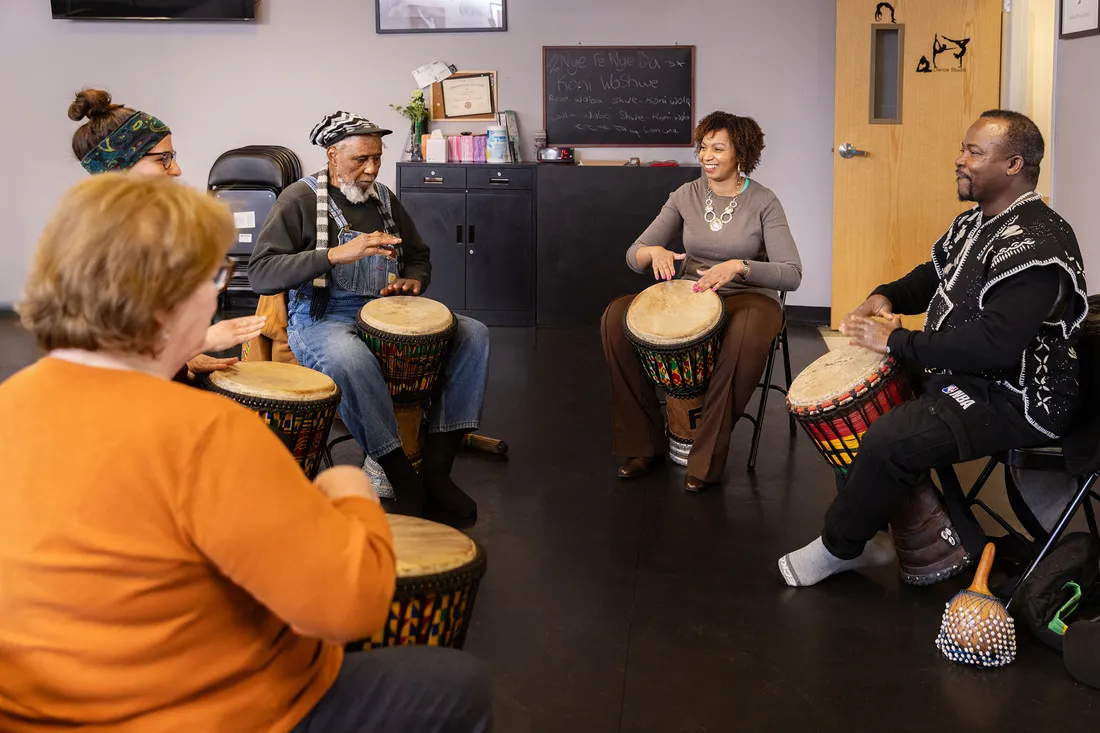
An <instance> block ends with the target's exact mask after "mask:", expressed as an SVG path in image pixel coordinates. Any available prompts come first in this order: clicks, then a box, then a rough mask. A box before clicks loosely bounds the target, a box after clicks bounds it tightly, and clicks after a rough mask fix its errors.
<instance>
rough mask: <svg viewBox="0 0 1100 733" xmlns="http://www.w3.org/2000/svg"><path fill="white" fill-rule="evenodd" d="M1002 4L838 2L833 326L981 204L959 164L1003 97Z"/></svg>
mask: <svg viewBox="0 0 1100 733" xmlns="http://www.w3.org/2000/svg"><path fill="white" fill-rule="evenodd" d="M1001 3H1002V0H894V2H892V3H884V2H877V1H876V0H837V22H836V112H835V115H836V116H835V125H834V143H835V146H834V158H833V288H832V292H833V295H832V317H831V324H832V327H833V328H836V327H837V326H838V325H839V324H840V321H841V320H843V319H844V316H845V315H847V314H848V313H849V312H850V311H851V310H852V309H853V308H855V307H856V306H857V305H859V304H860V303H861V302H863V300H864V298H866V297H867V295H868V294H870V292H871V291H872V290H874V289H875V288H876V287H877V286H879V285H880V284H882V283H885V282H890V281H892V280H895V279H897V278H898V277H901V276H902V275H904V274H905V273H907V272H909V270H911V269H912V268H913V267H915V266H916V265H918V264H920V263H922V262H926V261H927V260H928V258H929V256H930V253H931V250H932V244H933V243H934V242H935V241H936V239H937V238H938V237H939V236H940V235H941V234H943V232H944V231H945V230H946V229H947V227H948V225H949V224H950V223H951V220H952V219H953V218H954V217H955V216H956V215H957V214H958V213H959V212H961V211H963V210H964V209H966V208H969V207H971V206H973V204H970V203H961V202H959V200H958V192H957V191H958V190H957V188H956V184H955V166H954V161H955V158H956V157H958V154H959V148H960V146H961V144H962V139H963V136H964V135H965V133H966V129H967V128H968V127H969V126H970V124H971V123H972V122H973V121H974V120H975V119H977V118H978V116H979V115H980V114H981V113H982V112H984V111H985V110H987V109H995V108H996V107H998V106H999V105H998V102H999V98H1000V75H1001V11H1002V4H1001ZM922 323H923V320H919V319H907V321H906V325H907V326H909V327H911V328H912V327H920V326H921V325H922Z"/></svg>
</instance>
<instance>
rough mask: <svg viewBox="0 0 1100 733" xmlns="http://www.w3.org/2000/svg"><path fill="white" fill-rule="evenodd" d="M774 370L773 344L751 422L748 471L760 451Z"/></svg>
mask: <svg viewBox="0 0 1100 733" xmlns="http://www.w3.org/2000/svg"><path fill="white" fill-rule="evenodd" d="M774 369H775V344H774V343H773V344H772V349H771V353H769V354H768V363H767V366H765V367H764V388H763V389H762V390H760V405H759V406H758V407H757V408H756V420H755V421H753V428H752V447H750V448H749V463H748V468H749V470H750V471H752V470H753V469H755V468H756V453H757V451H759V450H760V433H761V431H762V429H763V427H764V409H765V408H766V407H767V406H768V392H771V389H770V385H771V383H772V371H773V370H774Z"/></svg>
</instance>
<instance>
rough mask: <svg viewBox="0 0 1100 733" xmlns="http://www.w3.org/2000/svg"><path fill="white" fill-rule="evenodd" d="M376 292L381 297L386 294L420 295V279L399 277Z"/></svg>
mask: <svg viewBox="0 0 1100 733" xmlns="http://www.w3.org/2000/svg"><path fill="white" fill-rule="evenodd" d="M378 294H379V295H382V296H383V297H384V296H386V295H420V281H419V280H414V279H413V278H410V277H399V278H397V279H396V280H394V281H393V282H392V283H390V284H389V285H387V286H386V287H384V288H382V289H381V290H379V291H378Z"/></svg>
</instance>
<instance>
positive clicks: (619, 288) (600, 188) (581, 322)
mask: <svg viewBox="0 0 1100 733" xmlns="http://www.w3.org/2000/svg"><path fill="white" fill-rule="evenodd" d="M700 175H701V169H700V168H699V166H698V165H683V166H670V167H663V166H639V167H633V166H583V165H555V164H545V163H544V164H542V165H541V166H540V167H539V169H538V177H537V178H538V204H537V209H538V249H537V252H538V255H537V260H538V262H537V272H538V286H537V287H538V309H537V310H538V319H537V325H539V326H551V327H586V328H592V327H598V326H599V325H600V316H601V315H602V314H603V312H604V309H605V308H607V304H608V303H610V302H611V301H612V300H614V299H615V298H617V297H619V296H620V295H626V294H628V293H638V292H641V291H642V290H643V289H645V288H646V287H648V286H650V285H652V284H653V283H654V280H653V275H652V274H651V273H645V274H641V275H639V274H638V273H635V272H634V271H632V270H631V269H630V268H629V267H627V264H626V250H627V249H628V248H629V247H630V245H631V244H633V243H634V241H635V240H636V239H637V238H638V236H639V235H641V233H642V232H644V231H645V229H646V227H648V226H649V225H650V223H652V222H653V220H654V219H656V218H657V214H659V213H660V211H661V207H662V206H664V205H665V202H666V201H667V200H668V196H669V194H670V193H672V192H673V191H675V190H676V189H677V188H679V187H680V186H682V185H684V184H685V183H689V182H691V181H693V180H695V179H696V178H698V177H699V176H700ZM669 249H672V250H675V251H678V252H682V251H683V242H682V240H680V239H679V238H677V241H675V242H672V243H671V244H670V245H669Z"/></svg>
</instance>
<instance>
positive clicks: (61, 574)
mask: <svg viewBox="0 0 1100 733" xmlns="http://www.w3.org/2000/svg"><path fill="white" fill-rule="evenodd" d="M0 465H2V466H3V469H4V478H3V481H2V482H0V730H3V731H5V732H7V733H23V732H24V731H26V732H34V733H41V732H43V731H60V730H69V729H70V728H71V727H72V726H74V725H82V726H85V727H83V728H81V730H84V731H87V732H88V733H93V732H98V731H107V730H110V731H113V732H114V733H130V732H131V731H141V732H142V733H156V732H158V731H188V732H193V731H233V732H234V733H236V732H238V731H240V732H243V731H249V732H250V733H251V732H253V731H272V732H279V731H288V730H290V729H291V728H293V727H294V725H295V724H296V723H297V722H298V721H299V720H300V719H301V718H303V717H304V716H305V714H306V713H307V712H308V711H309V710H310V709H311V708H312V707H313V706H314V705H315V704H316V703H317V701H318V700H319V699H320V698H321V697H322V696H323V695H324V693H325V692H326V691H327V690H328V688H329V687H330V686H331V684H332V682H333V680H334V679H335V677H336V674H337V671H338V670H339V667H340V664H341V661H342V650H341V646H340V643H339V642H341V641H346V640H349V639H353V638H361V637H363V636H367V635H369V634H370V633H372V632H374V631H375V630H377V629H379V628H381V626H382V624H383V621H384V618H385V614H386V610H387V608H388V606H389V602H390V600H391V598H392V596H393V592H394V584H395V565H394V563H395V561H394V553H393V537H392V535H391V533H390V529H389V525H388V523H387V521H386V518H385V514H384V512H383V511H382V509H381V507H379V505H378V504H376V503H375V502H372V501H369V500H367V499H361V498H345V499H341V500H339V501H336V502H330V501H329V500H328V499H326V498H325V497H324V496H323V495H322V494H321V493H320V491H319V490H318V489H317V488H316V487H315V486H313V484H311V483H310V482H309V481H308V480H307V479H306V478H305V476H304V475H303V474H302V472H301V470H300V469H299V467H298V464H297V463H296V462H295V461H294V459H293V458H292V457H291V456H290V454H289V453H288V452H287V450H286V449H285V448H284V447H283V445H282V443H281V442H280V441H279V439H278V438H277V437H276V436H275V435H274V433H273V432H272V431H271V430H269V429H268V428H267V427H266V426H265V425H264V424H263V423H262V422H261V421H260V420H259V419H258V418H257V417H256V416H255V415H254V414H253V413H251V412H249V411H248V410H246V409H244V408H243V407H240V406H239V405H237V404H235V403H233V402H232V401H230V400H228V399H226V398H224V397H220V396H218V395H214V394H209V393H205V392H202V391H200V390H197V389H194V388H192V387H188V386H185V385H181V384H176V383H172V382H168V381H165V380H161V379H157V378H156V377H153V376H149V375H146V374H143V373H139V372H130V371H120V370H112V369H104V368H97V367H89V366H83V365H77V364H73V363H69V362H65V361H61V360H58V359H54V358H49V357H47V358H44V359H42V360H40V361H39V362H38V363H36V364H34V365H33V366H30V367H28V368H26V369H24V370H23V371H21V372H19V373H18V374H16V375H14V376H12V377H11V378H10V379H8V380H7V381H5V382H4V383H3V384H0ZM321 639H328V640H329V641H321Z"/></svg>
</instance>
